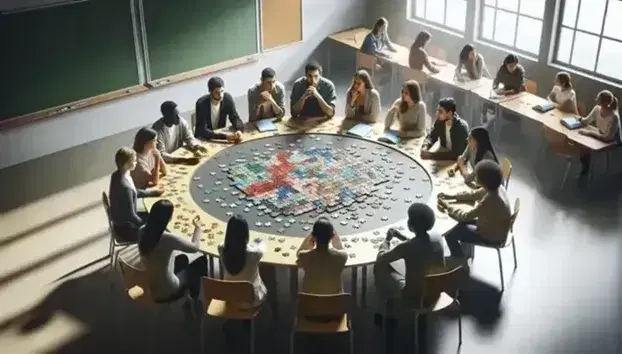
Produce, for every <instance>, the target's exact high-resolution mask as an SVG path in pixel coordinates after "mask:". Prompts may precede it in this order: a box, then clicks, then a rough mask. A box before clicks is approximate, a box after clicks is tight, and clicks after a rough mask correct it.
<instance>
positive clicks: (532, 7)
mask: <svg viewBox="0 0 622 354" xmlns="http://www.w3.org/2000/svg"><path fill="white" fill-rule="evenodd" d="M481 3H482V4H481V6H482V7H481V14H480V15H481V23H480V26H481V27H480V38H481V39H483V40H485V41H490V42H494V43H495V44H500V45H501V46H503V47H506V48H509V49H512V50H515V51H517V52H522V53H526V54H531V55H536V56H537V55H538V53H539V52H540V38H541V36H542V23H543V19H544V7H545V5H546V1H545V0H484V1H482V2H481Z"/></svg>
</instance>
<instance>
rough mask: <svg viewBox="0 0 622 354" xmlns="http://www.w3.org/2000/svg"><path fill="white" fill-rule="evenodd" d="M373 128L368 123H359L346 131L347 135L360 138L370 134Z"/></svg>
mask: <svg viewBox="0 0 622 354" xmlns="http://www.w3.org/2000/svg"><path fill="white" fill-rule="evenodd" d="M373 130H374V127H373V126H372V125H369V124H365V123H359V124H357V125H355V126H353V127H352V128H350V129H349V130H348V131H347V134H348V135H354V136H358V137H361V138H366V137H368V136H369V135H371V132H372V131H373Z"/></svg>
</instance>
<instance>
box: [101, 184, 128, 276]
mask: <svg viewBox="0 0 622 354" xmlns="http://www.w3.org/2000/svg"><path fill="white" fill-rule="evenodd" d="M102 204H103V205H104V210H105V211H106V216H107V217H108V231H109V232H110V246H109V248H108V256H109V257H110V267H111V268H112V267H113V266H114V265H115V261H116V258H117V255H118V254H119V252H120V251H121V250H123V249H124V248H126V247H127V246H129V245H132V244H135V243H136V242H131V241H120V240H119V237H118V236H117V233H116V232H115V231H114V225H113V223H112V215H111V214H110V200H109V199H108V195H107V194H106V192H102Z"/></svg>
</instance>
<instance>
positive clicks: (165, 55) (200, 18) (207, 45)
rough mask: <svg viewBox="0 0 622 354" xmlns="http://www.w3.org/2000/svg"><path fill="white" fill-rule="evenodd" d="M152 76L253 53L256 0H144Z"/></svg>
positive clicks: (254, 45)
mask: <svg viewBox="0 0 622 354" xmlns="http://www.w3.org/2000/svg"><path fill="white" fill-rule="evenodd" d="M143 10H144V16H145V27H146V33H147V48H148V53H149V66H150V68H151V71H150V72H151V79H152V80H155V79H159V78H163V77H167V76H171V75H175V74H179V73H183V72H186V71H190V70H194V69H198V68H202V67H205V66H209V65H212V64H216V63H220V62H223V61H227V60H230V59H235V58H240V57H243V56H247V55H251V54H255V53H257V0H177V1H156V0H146V1H145V2H144V3H143Z"/></svg>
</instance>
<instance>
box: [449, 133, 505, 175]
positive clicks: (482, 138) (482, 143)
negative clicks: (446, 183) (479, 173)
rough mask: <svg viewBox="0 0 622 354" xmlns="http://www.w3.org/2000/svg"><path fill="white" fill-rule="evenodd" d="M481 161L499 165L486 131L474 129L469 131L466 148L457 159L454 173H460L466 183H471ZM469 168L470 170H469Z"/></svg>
mask: <svg viewBox="0 0 622 354" xmlns="http://www.w3.org/2000/svg"><path fill="white" fill-rule="evenodd" d="M482 160H491V161H494V162H495V163H499V159H498V158H497V154H496V153H495V149H493V147H492V143H491V142H490V135H489V134H488V130H487V129H486V128H484V127H476V128H473V129H472V130H471V133H469V137H468V139H467V147H466V149H464V153H463V154H462V155H461V156H460V157H459V158H458V161H457V163H456V167H455V171H460V174H461V175H462V177H464V181H465V182H466V183H472V182H473V181H474V180H475V172H470V171H469V169H473V171H474V170H475V166H476V165H477V164H478V163H479V162H480V161H482ZM469 167H470V168H469Z"/></svg>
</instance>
